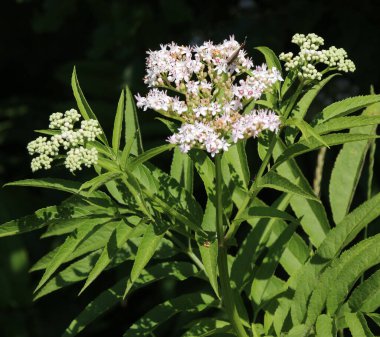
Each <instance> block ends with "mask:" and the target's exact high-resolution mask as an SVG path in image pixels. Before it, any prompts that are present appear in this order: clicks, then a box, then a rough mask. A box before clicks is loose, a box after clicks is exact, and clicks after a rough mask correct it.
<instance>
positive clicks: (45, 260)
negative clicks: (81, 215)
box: [31, 221, 117, 271]
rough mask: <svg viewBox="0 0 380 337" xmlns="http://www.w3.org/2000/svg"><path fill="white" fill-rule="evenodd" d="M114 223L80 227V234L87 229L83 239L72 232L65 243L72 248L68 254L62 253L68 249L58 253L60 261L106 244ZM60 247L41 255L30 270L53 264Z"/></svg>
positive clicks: (72, 258) (67, 260)
mask: <svg viewBox="0 0 380 337" xmlns="http://www.w3.org/2000/svg"><path fill="white" fill-rule="evenodd" d="M116 223H117V222H113V221H111V222H107V223H105V224H100V225H97V226H94V227H90V228H89V227H86V228H82V229H81V231H80V233H81V234H82V233H83V232H85V231H86V229H88V230H89V232H88V235H86V239H85V240H81V238H80V236H77V233H75V232H74V233H73V234H72V235H71V236H70V237H69V238H70V239H68V241H69V242H68V243H67V244H66V245H67V246H69V245H70V246H71V247H74V249H73V250H72V251H71V252H70V254H63V253H65V252H66V253H68V252H69V250H66V251H63V252H62V253H61V254H62V255H60V260H61V259H62V263H64V262H69V261H72V260H74V259H75V258H77V257H80V256H82V255H84V254H87V253H90V252H93V251H95V250H98V249H99V248H102V247H104V245H106V244H107V242H108V240H109V237H110V236H111V233H112V231H113V229H114V228H115V226H116ZM76 238H78V240H76ZM70 246H69V248H70ZM60 248H61V246H59V247H57V248H55V249H54V250H52V251H51V252H49V253H48V254H46V255H45V256H43V257H42V258H41V259H40V260H38V261H37V262H36V263H35V264H34V266H33V267H32V268H31V271H36V270H42V269H46V268H48V267H49V266H50V265H53V264H54V259H55V256H56V255H57V254H58V253H59V250H60Z"/></svg>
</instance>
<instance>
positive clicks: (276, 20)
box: [0, 0, 380, 337]
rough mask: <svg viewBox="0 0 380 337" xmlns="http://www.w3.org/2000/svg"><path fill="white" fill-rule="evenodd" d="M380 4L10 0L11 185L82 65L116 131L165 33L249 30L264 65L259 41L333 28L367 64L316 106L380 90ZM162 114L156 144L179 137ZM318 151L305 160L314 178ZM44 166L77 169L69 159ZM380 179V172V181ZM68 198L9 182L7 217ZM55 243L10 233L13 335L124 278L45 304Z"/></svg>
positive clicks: (5, 117)
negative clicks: (43, 288)
mask: <svg viewBox="0 0 380 337" xmlns="http://www.w3.org/2000/svg"><path fill="white" fill-rule="evenodd" d="M379 13H380V2H379V1H375V0H373V1H370V0H361V1H347V0H338V1H332V0H330V1H325V0H322V1H302V0H282V1H274V0H261V1H259V0H254V1H253V0H238V1H231V0H218V1H215V0H212V1H191V0H161V1H144V0H139V1H126V0H125V1H121V0H120V1H116V0H108V1H107V0H78V1H75V0H13V1H12V0H5V1H4V0H3V1H1V3H0V76H1V77H0V83H1V91H0V184H1V185H2V184H4V183H5V182H9V181H13V180H17V179H24V178H30V177H32V173H31V171H30V168H29V164H30V158H29V157H28V155H27V152H26V144H27V142H28V141H30V140H32V139H33V138H34V137H35V135H34V134H33V129H42V128H46V127H47V125H48V116H49V115H50V114H51V113H52V112H55V111H65V110H67V109H70V108H71V107H75V103H74V100H73V97H72V93H71V88H70V76H71V72H72V68H73V66H74V65H76V66H77V71H78V77H79V80H80V83H81V86H82V89H83V91H84V92H85V94H86V96H87V99H88V100H89V102H90V104H91V105H92V107H93V109H94V111H95V112H96V114H97V115H98V118H99V119H100V121H101V123H102V124H103V126H104V127H105V129H106V131H108V134H109V132H110V131H111V126H112V123H113V116H114V111H115V109H116V104H117V100H118V96H119V93H120V90H121V89H122V87H123V86H124V85H126V84H128V85H129V86H130V88H131V89H132V91H133V92H134V93H137V92H140V93H144V92H145V91H146V88H145V87H144V85H143V82H142V76H143V73H144V62H145V52H146V50H149V49H157V48H158V47H159V44H160V43H168V42H171V41H175V42H178V43H183V44H191V43H202V42H203V41H204V40H209V39H211V40H213V41H220V42H221V41H222V40H223V39H225V38H227V37H228V36H229V35H231V34H235V36H236V38H237V40H238V41H242V40H243V39H244V37H245V36H247V46H246V49H247V50H248V51H249V53H251V55H253V58H254V62H255V63H256V64H258V63H260V62H262V61H263V60H262V58H261V55H259V54H258V53H257V52H255V51H253V47H255V46H259V45H267V46H269V47H270V48H272V49H273V50H274V51H275V52H276V53H277V54H279V53H280V52H281V51H289V50H293V47H292V45H291V44H290V40H291V37H292V35H293V34H294V33H297V32H299V33H305V34H306V33H311V32H314V33H317V34H319V35H321V36H322V37H324V38H325V42H326V46H330V45H336V46H337V47H343V48H345V49H346V50H347V51H348V53H349V56H350V58H351V59H352V60H353V61H354V62H355V64H356V66H357V71H356V72H355V73H354V74H350V75H345V76H344V77H342V78H341V79H338V80H335V82H333V83H330V84H329V85H328V87H326V89H325V91H324V94H323V95H321V96H320V97H319V98H318V102H317V105H316V106H314V109H316V110H317V109H320V107H322V106H325V105H327V104H328V103H330V102H332V101H333V100H336V99H341V98H344V97H346V96H350V95H354V94H367V93H368V92H369V87H370V85H371V84H373V85H374V87H375V90H377V91H379V90H380V89H379V86H380V83H379V80H380V77H379V73H380V69H379V68H380V62H379V55H380V44H379V37H380V24H379ZM154 117H156V115H154V114H153V113H150V112H145V113H144V112H141V113H140V123H141V127H142V132H143V140H144V145H145V148H150V147H152V146H155V145H157V144H159V143H162V142H163V139H164V138H165V137H166V136H167V132H166V130H165V129H164V128H163V127H162V126H161V125H159V124H157V122H156V121H155V120H154ZM335 154H336V149H335V150H332V151H330V152H329V154H328V156H327V164H328V165H327V167H328V168H329V167H330V166H331V165H330V166H329V164H331V162H332V160H333V158H334V155H335ZM315 156H316V154H313V155H310V156H309V157H306V158H304V159H303V160H302V159H301V160H300V162H301V164H302V165H303V167H304V169H305V172H306V175H307V176H308V177H309V178H310V179H312V176H313V170H314V168H313V167H314V163H315ZM377 161H378V156H377ZM378 164H379V163H377V167H379V166H378ZM87 174H89V173H84V174H82V175H79V177H78V179H84V178H85V177H86V175H87ZM34 176H60V177H62V176H65V177H69V176H68V175H67V173H65V172H63V170H62V169H59V168H58V169H53V170H51V171H50V172H42V173H38V174H36V175H34ZM324 178H325V179H326V180H324V182H325V184H324V185H323V188H322V198H323V199H324V200H325V201H327V179H328V178H329V171H328V170H327V171H326V173H325V177H324ZM375 179H378V177H376V174H375ZM378 186H379V184H378V182H375V188H374V189H375V192H376V191H377V190H378ZM359 195H365V189H364V184H361V185H360V186H359ZM63 197H65V196H64V195H62V194H56V193H53V192H50V191H39V190H31V189H26V188H10V187H9V188H3V189H0V223H3V222H5V221H7V220H9V219H12V218H16V217H20V216H22V215H25V214H28V213H31V212H32V211H33V210H35V209H37V208H38V207H43V206H47V205H51V204H53V203H54V202H57V201H59V200H61V199H62V198H63ZM359 201H360V200H359ZM53 245H54V240H50V241H49V240H46V239H45V240H43V241H41V240H39V239H38V233H37V234H35V233H31V234H28V235H24V236H20V237H11V238H4V239H0V336H1V337H3V336H4V337H16V336H17V337H24V336H31V337H32V336H33V337H34V336H36V337H37V336H38V337H45V336H46V337H51V336H59V335H60V333H62V331H63V330H64V328H65V327H66V326H67V324H68V323H69V322H70V321H71V319H73V318H74V317H75V316H76V314H78V313H79V311H80V310H81V308H83V307H84V305H85V304H86V303H88V301H89V300H90V299H91V298H93V297H94V296H95V295H96V294H97V293H99V291H101V290H102V289H104V288H105V286H106V285H110V284H112V282H113V281H114V277H115V275H114V274H112V273H110V274H109V276H107V275H106V276H105V277H103V278H101V280H102V281H101V282H100V283H99V282H98V283H95V286H94V287H92V288H91V289H90V290H89V291H87V292H85V293H84V295H82V296H81V297H79V298H77V296H76V293H77V291H78V290H79V288H78V287H71V288H70V289H66V290H64V291H63V292H57V293H55V294H53V295H51V296H48V297H47V298H43V299H41V300H39V301H37V302H36V303H33V302H32V301H31V297H32V292H33V287H35V286H36V282H37V279H38V277H39V276H40V275H37V274H29V273H28V269H29V268H30V266H31V265H32V263H33V262H35V261H36V260H37V259H38V258H40V257H41V256H42V255H43V254H44V253H46V252H47V251H48V249H50V248H51V247H52V246H53ZM173 291H174V290H173V286H172V285H171V284H168V283H160V284H159V285H158V286H155V288H153V289H148V290H145V292H142V293H138V294H137V295H135V297H134V298H133V297H132V298H131V299H130V301H129V303H130V304H129V305H127V307H119V308H117V309H115V310H113V311H111V312H110V313H109V314H107V315H106V316H105V317H104V318H103V319H102V320H99V321H97V323H95V324H94V325H92V327H91V328H89V329H88V331H87V332H85V333H83V336H103V335H104V333H106V335H108V336H119V335H121V334H122V332H123V331H124V330H125V328H126V327H127V326H128V325H129V324H130V322H131V319H133V318H136V317H138V316H140V315H141V314H142V313H143V312H145V311H146V309H147V308H148V307H149V305H148V304H147V303H148V302H149V301H151V300H152V299H156V300H159V299H160V297H161V296H162V293H165V297H168V293H169V294H170V292H173ZM147 295H149V296H147ZM137 297H138V300H137ZM148 299H149V301H148Z"/></svg>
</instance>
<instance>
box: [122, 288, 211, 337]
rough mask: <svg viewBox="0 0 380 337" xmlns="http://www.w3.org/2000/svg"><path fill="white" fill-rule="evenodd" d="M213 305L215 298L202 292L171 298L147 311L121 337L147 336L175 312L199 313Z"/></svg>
mask: <svg viewBox="0 0 380 337" xmlns="http://www.w3.org/2000/svg"><path fill="white" fill-rule="evenodd" d="M215 305H216V301H215V298H214V297H212V296H210V295H209V294H206V293H202V292H200V293H193V294H185V295H182V296H179V297H176V298H173V299H171V300H168V301H166V302H164V303H161V304H159V305H158V306H156V307H154V308H153V309H151V310H150V311H148V312H147V313H146V314H145V315H144V316H143V317H141V318H140V319H139V320H137V321H136V322H135V323H134V324H133V325H132V326H131V327H130V328H129V329H128V330H127V331H126V332H125V333H124V335H123V337H132V336H133V337H139V336H141V337H142V336H148V335H149V334H150V333H152V331H154V329H156V328H157V327H158V326H159V325H160V324H162V323H163V322H165V321H166V320H168V319H169V318H170V317H172V316H173V315H175V314H177V313H180V312H188V313H199V312H202V311H203V310H205V309H207V308H208V307H210V306H215Z"/></svg>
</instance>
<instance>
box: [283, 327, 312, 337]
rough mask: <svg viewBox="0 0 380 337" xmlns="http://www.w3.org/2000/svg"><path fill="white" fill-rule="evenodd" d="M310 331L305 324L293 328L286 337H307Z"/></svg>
mask: <svg viewBox="0 0 380 337" xmlns="http://www.w3.org/2000/svg"><path fill="white" fill-rule="evenodd" d="M307 333H308V329H307V327H306V326H305V325H304V324H301V325H296V326H295V327H293V328H292V329H291V330H290V331H289V333H288V334H287V335H286V337H305V336H307V335H308V334H307Z"/></svg>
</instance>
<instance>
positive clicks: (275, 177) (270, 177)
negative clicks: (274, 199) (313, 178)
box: [257, 170, 319, 201]
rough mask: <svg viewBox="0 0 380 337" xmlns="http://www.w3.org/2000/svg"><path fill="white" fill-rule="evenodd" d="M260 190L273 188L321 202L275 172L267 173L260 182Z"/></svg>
mask: <svg viewBox="0 0 380 337" xmlns="http://www.w3.org/2000/svg"><path fill="white" fill-rule="evenodd" d="M257 187H258V188H260V189H261V188H265V187H267V188H273V189H275V190H278V191H282V192H286V193H292V194H295V195H299V196H302V197H304V198H306V199H310V200H315V201H319V199H318V198H317V197H316V196H315V195H314V194H312V193H310V192H309V191H307V190H305V189H303V188H301V187H299V186H297V185H296V184H293V183H292V182H291V181H290V180H288V179H287V178H285V177H282V176H280V175H279V174H277V173H276V172H274V171H273V170H271V171H269V172H268V173H266V174H265V175H264V176H263V177H262V178H261V179H260V180H259V182H258V185H257Z"/></svg>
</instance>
